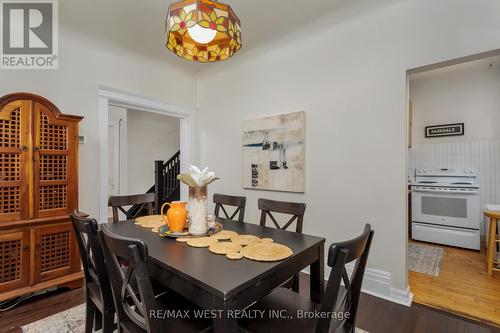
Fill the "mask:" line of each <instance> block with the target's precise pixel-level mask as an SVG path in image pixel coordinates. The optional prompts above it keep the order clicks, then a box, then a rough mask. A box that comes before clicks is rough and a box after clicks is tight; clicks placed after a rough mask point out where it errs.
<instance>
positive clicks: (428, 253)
mask: <svg viewBox="0 0 500 333" xmlns="http://www.w3.org/2000/svg"><path fill="white" fill-rule="evenodd" d="M467 60H468V61H463V62H460V63H454V64H446V65H445V66H436V68H432V69H431V70H428V68H426V70H423V71H415V72H413V73H410V75H409V76H410V77H409V101H410V102H409V113H408V116H409V133H410V134H409V138H408V140H409V142H408V161H407V166H408V207H409V214H408V234H409V240H408V261H407V262H408V270H409V285H410V288H411V289H412V292H413V293H414V300H415V301H416V302H418V303H422V304H425V305H428V306H432V307H437V308H441V309H445V310H447V311H451V312H455V313H458V314H462V315H467V316H468V317H474V318H476V319H480V320H482V321H487V322H491V323H494V324H496V325H500V312H498V300H499V298H500V274H499V272H497V271H495V270H493V271H492V272H491V273H490V272H489V271H488V268H487V267H488V265H487V261H488V256H487V253H488V252H487V251H488V249H489V248H491V250H492V251H493V252H492V253H493V256H495V252H498V249H497V246H498V243H495V242H494V243H493V244H494V246H492V247H491V246H490V247H488V241H489V234H490V233H489V232H488V231H489V222H490V221H489V220H490V219H489V218H487V217H485V214H484V213H485V211H486V210H489V211H498V210H500V205H499V204H500V130H499V128H500V94H499V93H498V92H499V91H500V57H499V56H493V57H492V56H491V55H490V56H489V57H486V58H484V57H483V58H480V57H478V58H476V59H467ZM438 67H439V68H438ZM498 234H499V233H498V231H497V232H496V235H493V239H497V238H495V237H498V236H497V235H498ZM495 250H497V251H495ZM493 260H494V262H496V261H498V260H499V259H495V258H494V259H493ZM495 267H498V265H495V264H493V268H495Z"/></svg>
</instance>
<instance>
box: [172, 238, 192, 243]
mask: <svg viewBox="0 0 500 333" xmlns="http://www.w3.org/2000/svg"><path fill="white" fill-rule="evenodd" d="M175 240H176V241H178V242H179V243H187V241H188V240H189V238H186V237H177V238H176V239H175Z"/></svg>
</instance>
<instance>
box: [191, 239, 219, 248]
mask: <svg viewBox="0 0 500 333" xmlns="http://www.w3.org/2000/svg"><path fill="white" fill-rule="evenodd" d="M217 242H218V240H217V238H212V237H199V238H190V239H189V240H188V241H187V245H189V246H192V247H209V246H210V245H212V244H214V243H217Z"/></svg>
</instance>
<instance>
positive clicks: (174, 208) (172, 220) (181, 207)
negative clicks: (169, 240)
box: [161, 201, 187, 232]
mask: <svg viewBox="0 0 500 333" xmlns="http://www.w3.org/2000/svg"><path fill="white" fill-rule="evenodd" d="M186 204H187V202H185V201H172V203H168V202H166V203H164V204H163V206H161V216H162V217H163V220H164V221H165V223H166V224H167V225H168V227H169V228H170V231H172V232H182V231H183V230H184V227H185V226H186V218H187V210H186ZM165 206H169V207H170V208H169V209H168V211H167V214H166V215H165V214H163V210H164V209H165Z"/></svg>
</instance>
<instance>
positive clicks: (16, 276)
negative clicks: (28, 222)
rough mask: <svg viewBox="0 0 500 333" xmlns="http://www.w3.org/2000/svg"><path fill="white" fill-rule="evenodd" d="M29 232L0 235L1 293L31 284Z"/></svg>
mask: <svg viewBox="0 0 500 333" xmlns="http://www.w3.org/2000/svg"><path fill="white" fill-rule="evenodd" d="M29 257H30V256H29V231H18V232H9V233H1V234H0V293H1V292H4V291H8V290H12V289H15V288H22V287H25V286H27V285H28V284H29V265H30V262H29V260H30V259H29Z"/></svg>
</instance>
